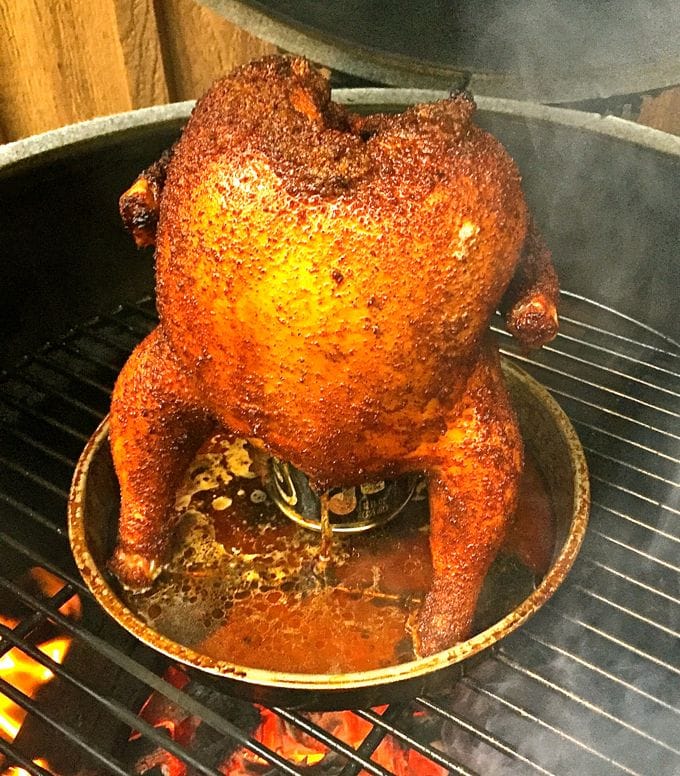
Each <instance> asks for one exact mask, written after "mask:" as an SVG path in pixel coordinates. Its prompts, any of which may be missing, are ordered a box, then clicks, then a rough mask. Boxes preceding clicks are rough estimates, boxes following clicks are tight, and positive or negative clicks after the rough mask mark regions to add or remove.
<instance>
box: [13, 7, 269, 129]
mask: <svg viewBox="0 0 680 776" xmlns="http://www.w3.org/2000/svg"><path fill="white" fill-rule="evenodd" d="M270 51H273V48H272V46H270V45H268V44H266V43H264V42H262V41H260V40H257V39H256V38H253V37H252V36H250V35H248V34H247V33H245V32H243V31H242V30H240V29H237V28H236V27H234V26H233V25H231V24H229V23H228V22H227V21H225V20H224V19H222V18H221V17H219V16H218V15H217V14H215V13H213V12H212V11H209V10H208V9H206V8H203V7H202V6H200V5H199V4H198V3H196V2H194V0H0V140H1V141H7V140H15V139H17V138H20V137H24V136H26V135H32V134H35V133H36V132H43V131H45V130H47V129H52V128H54V127H60V126H63V125H64V124H70V123H72V122H75V121H79V120H82V119H87V118H91V117H93V116H102V115H106V114H109V113H118V112H119V111H126V110H131V109H132V108H141V107H145V106H147V105H156V104H159V103H165V102H174V101H176V100H186V99H190V98H194V97H198V96H199V95H200V94H202V92H203V91H205V89H206V88H207V86H208V85H209V84H210V83H211V82H212V81H213V80H214V79H215V78H216V77H218V76H219V75H222V74H224V73H226V72H228V71H229V70H231V68H232V67H234V66H235V65H237V64H240V63H242V62H245V61H247V60H249V59H252V58H254V57H257V56H261V55H262V54H264V53H267V52H270Z"/></svg>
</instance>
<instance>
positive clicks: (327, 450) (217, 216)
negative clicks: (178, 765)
mask: <svg viewBox="0 0 680 776" xmlns="http://www.w3.org/2000/svg"><path fill="white" fill-rule="evenodd" d="M473 112H474V102H473V101H472V99H471V98H470V97H469V96H468V95H467V94H464V93H460V94H454V95H452V96H451V97H450V98H449V99H446V100H443V101H441V102H438V103H434V104H428V105H418V106H415V107H412V108H409V109H408V110H406V111H405V112H404V113H402V114H399V115H375V116H367V117H366V116H357V115H353V114H351V113H349V112H347V111H345V109H344V108H342V107H341V106H338V105H336V104H334V103H333V102H332V101H331V100H330V90H329V86H328V83H327V81H326V80H325V79H324V77H323V76H322V75H321V74H320V73H318V72H317V71H316V70H314V69H313V68H312V66H311V65H310V64H309V63H308V62H307V61H306V60H304V59H301V58H291V57H268V58H265V59H263V60H260V61H258V62H254V63H251V64H250V65H246V66H244V67H242V68H239V69H237V70H236V71H234V72H233V73H232V74H231V75H230V76H228V77H227V78H225V79H223V80H221V81H218V82H217V83H216V84H215V85H214V86H213V87H212V88H211V89H210V91H209V92H208V93H207V94H206V95H205V97H203V98H202V99H201V100H200V101H199V102H198V104H197V106H196V108H195V109H194V112H193V114H192V117H191V119H190V120H189V122H188V124H187V126H186V128H185V130H184V132H183V134H182V137H181V139H180V140H179V141H178V143H177V144H176V146H175V147H174V149H173V150H172V152H171V154H168V155H166V156H165V157H164V158H162V159H161V160H160V161H159V162H158V163H156V165H154V166H153V167H152V168H150V169H149V170H147V171H146V172H145V173H143V174H142V175H141V176H140V178H138V180H137V181H136V182H135V183H134V184H133V186H132V188H131V189H130V190H129V191H128V192H126V194H125V195H123V197H122V199H121V211H122V214H123V218H124V221H126V223H127V225H128V226H129V228H130V230H131V231H132V233H133V235H134V236H135V238H136V239H137V241H138V243H139V244H149V243H151V242H153V241H154V240H155V244H156V280H157V305H158V312H159V318H160V323H159V326H158V327H157V328H156V329H155V331H153V332H152V333H151V334H150V335H149V336H148V337H147V338H146V339H145V340H144V341H143V342H142V343H141V344H140V345H139V346H138V347H137V349H136V350H135V351H134V353H133V354H132V356H131V358H130V360H129V361H128V362H127V364H126V365H125V367H124V368H123V370H122V372H121V374H120V377H119V379H118V381H117V383H116V386H115V390H114V394H113V400H112V405H111V415H110V439H111V447H112V454H113V460H114V465H115V468H116V472H117V474H118V478H119V481H120V487H121V513H120V524H119V537H118V544H117V547H116V549H115V554H114V557H113V558H112V561H111V566H112V568H113V570H114V571H115V573H116V574H117V575H118V577H119V579H120V580H121V582H122V583H123V584H124V585H126V586H128V587H130V588H135V589H139V588H144V587H148V586H149V585H150V584H151V582H152V581H153V579H154V578H155V576H156V575H157V574H158V573H159V571H160V570H161V568H162V566H163V563H164V560H165V556H166V551H167V548H168V544H169V540H170V538H171V535H172V531H173V528H174V526H173V524H172V521H171V518H170V515H171V510H170V509H169V506H170V505H171V503H172V499H173V493H174V490H175V487H176V485H177V483H178V479H179V477H180V476H181V474H182V471H183V469H184V468H185V467H186V465H187V464H188V463H189V461H190V459H191V458H192V456H193V455H194V453H195V451H196V449H197V448H198V446H199V445H200V444H201V442H202V441H204V440H205V438H206V436H207V435H208V434H209V433H210V431H211V429H212V428H213V427H214V426H216V425H219V426H222V427H224V428H227V429H229V431H231V432H233V433H234V434H236V435H239V436H242V437H245V438H248V439H251V440H252V441H253V443H254V444H256V445H258V446H259V447H260V448H262V449H264V450H266V451H268V452H269V453H271V454H274V455H276V456H277V457H278V458H280V459H283V460H287V461H290V462H291V463H292V464H293V465H294V466H296V467H297V468H299V469H301V470H302V471H304V472H305V473H306V474H307V475H308V476H309V478H310V481H311V483H312V485H313V486H314V487H315V488H316V489H317V490H318V491H319V492H322V491H323V490H325V489H326V488H328V487H329V486H331V485H333V486H350V485H356V484H359V483H362V482H366V481H372V480H376V479H383V478H388V477H391V476H396V475H398V474H401V473H404V472H414V471H420V472H424V473H426V475H427V478H428V485H429V498H430V511H431V539H430V544H431V553H432V559H433V566H434V581H433V585H432V589H431V590H430V592H429V594H428V596H427V598H426V600H425V602H424V604H423V606H422V608H421V611H420V615H419V620H418V624H417V634H416V635H417V639H416V640H417V641H418V648H419V650H420V652H421V654H430V653H433V652H436V651H438V650H441V649H444V648H446V647H449V646H451V645H453V644H454V643H456V642H457V641H459V640H461V639H463V638H465V637H466V635H467V633H468V631H469V628H470V623H471V620H472V615H473V613H474V609H475V604H476V600H477V597H478V594H479V591H480V588H481V585H482V582H483V580H484V576H485V574H486V572H487V570H488V568H489V566H490V564H491V563H492V561H493V560H494V557H495V555H496V553H497V551H498V549H499V547H500V545H501V544H502V541H503V539H504V536H505V532H506V528H507V526H508V522H509V520H510V519H511V516H512V514H513V511H514V508H515V503H516V498H517V488H518V479H519V476H520V473H521V470H522V462H523V449H522V441H521V438H520V433H519V430H518V426H517V421H516V418H515V415H514V412H513V409H512V407H511V404H510V401H509V398H508V395H507V392H506V389H505V386H504V383H503V378H502V374H501V369H500V363H499V356H498V352H497V347H496V345H495V343H494V342H493V340H492V338H491V336H490V335H489V333H488V326H489V321H490V318H491V316H492V314H493V313H494V311H495V310H496V309H497V308H498V307H499V306H502V307H503V309H504V310H505V312H506V318H507V321H508V325H509V328H510V330H511V331H512V332H513V334H515V336H517V337H518V338H520V340H521V341H522V342H524V343H525V344H526V345H527V346H531V347H535V346H538V345H540V344H542V343H543V342H545V341H547V340H549V339H551V338H552V337H553V336H554V335H555V333H556V328H557V316H556V307H555V305H556V299H557V293H558V290H557V280H556V277H555V273H554V270H553V269H552V265H551V263H550V255H549V253H548V251H547V250H546V248H545V246H544V245H543V243H542V240H541V238H540V236H539V235H538V234H537V232H536V230H535V229H534V227H533V226H532V225H531V223H530V219H529V216H528V214H527V208H526V205H525V201H524V198H523V195H522V191H521V186H520V178H519V174H518V172H517V169H516V167H515V165H514V163H513V161H512V160H511V159H510V157H509V156H508V154H507V153H506V151H505V150H504V149H503V148H502V146H501V145H500V144H499V143H498V141H496V140H495V139H494V138H493V137H492V136H490V135H489V134H488V133H486V132H484V131H483V130H481V129H480V128H478V127H477V126H475V125H474V124H473V123H472V115H473ZM156 224H157V225H156ZM506 289H507V290H508V293H507V294H506V295H505V297H504V293H505V292H506Z"/></svg>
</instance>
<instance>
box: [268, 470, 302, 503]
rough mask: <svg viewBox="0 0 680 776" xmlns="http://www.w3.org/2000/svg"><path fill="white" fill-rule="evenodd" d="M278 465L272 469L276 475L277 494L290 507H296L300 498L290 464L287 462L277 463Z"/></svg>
mask: <svg viewBox="0 0 680 776" xmlns="http://www.w3.org/2000/svg"><path fill="white" fill-rule="evenodd" d="M277 463H278V465H277V466H275V467H274V466H272V467H271V468H270V471H271V472H272V473H273V475H274V480H275V486H276V493H277V495H278V496H279V498H281V499H282V500H283V502H284V503H286V504H288V506H289V507H294V506H296V504H297V503H298V498H297V492H296V490H295V485H294V484H293V479H292V477H291V475H290V464H288V463H286V462H285V461H282V462H278V461H277Z"/></svg>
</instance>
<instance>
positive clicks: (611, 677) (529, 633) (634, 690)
mask: <svg viewBox="0 0 680 776" xmlns="http://www.w3.org/2000/svg"><path fill="white" fill-rule="evenodd" d="M520 637H522V638H527V639H530V640H531V641H534V642H536V643H537V644H540V645H541V646H543V647H546V648H547V649H549V650H551V651H552V652H555V653H557V654H558V655H561V656H562V657H566V658H568V660H570V661H573V662H574V663H578V664H579V665H580V666H582V667H584V668H586V669H587V670H588V671H593V672H594V673H597V674H599V675H600V676H602V677H604V678H605V679H607V680H608V681H610V682H614V683H615V684H618V685H620V686H621V687H624V688H625V689H626V691H628V692H630V693H631V694H633V695H639V696H640V697H641V698H644V699H645V700H647V701H649V702H650V703H651V704H655V705H658V706H661V707H663V708H665V709H667V710H668V711H670V712H671V713H673V714H677V715H680V709H678V708H677V707H675V706H673V705H672V704H670V703H667V702H666V701H664V700H662V699H661V698H658V697H657V696H655V695H652V694H651V693H648V692H645V691H644V690H642V689H641V688H639V687H636V686H635V685H634V684H632V683H631V682H627V681H625V680H624V679H622V678H621V677H619V676H616V675H615V674H613V673H611V672H610V671H605V670H604V669H603V668H600V667H599V666H596V665H594V664H593V663H592V662H589V661H588V660H585V659H584V658H582V657H580V656H579V655H577V654H575V653H574V652H572V651H570V650H568V649H565V648H564V647H560V646H559V645H558V644H554V643H553V642H552V641H550V640H549V639H547V638H545V637H544V636H540V635H538V634H537V633H536V632H535V630H533V629H531V628H525V629H523V630H522V631H521V632H520ZM518 638H519V637H518ZM678 673H680V672H678ZM636 731H637V732H642V731H640V730H639V729H637V728H636ZM678 754H680V752H678Z"/></svg>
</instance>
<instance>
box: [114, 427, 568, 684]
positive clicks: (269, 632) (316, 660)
mask: <svg viewBox="0 0 680 776" xmlns="http://www.w3.org/2000/svg"><path fill="white" fill-rule="evenodd" d="M235 449H238V450H239V455H238V456H235V455H234V454H233V452H234V450H235ZM250 452H252V451H250ZM248 455H249V448H248V446H247V445H246V444H245V443H243V442H237V443H233V441H230V440H227V439H225V437H224V436H222V435H220V434H217V435H215V436H214V437H213V438H212V439H211V440H210V441H209V442H208V443H206V445H204V446H203V448H202V449H201V450H200V451H199V453H198V455H197V456H196V458H195V459H194V461H193V462H192V464H191V465H190V466H189V467H188V469H187V473H186V476H185V479H184V482H183V484H182V486H181V487H180V489H179V492H178V494H177V499H176V505H177V507H176V508H178V509H179V510H180V512H181V517H180V523H179V527H178V530H177V532H176V537H175V544H174V548H173V553H172V558H171V560H170V563H169V564H168V566H167V568H166V569H165V571H164V572H163V573H162V574H161V576H160V577H159V578H158V580H157V581H156V583H155V585H154V587H153V588H152V589H151V590H150V591H148V592H146V593H141V594H132V593H127V594H126V599H127V603H128V605H129V606H130V607H131V608H132V609H133V611H135V612H136V613H137V614H138V616H140V617H141V618H142V619H143V620H144V621H145V622H146V623H147V624H149V625H150V626H151V627H153V628H154V629H156V630H157V631H159V632H160V633H162V634H163V635H165V636H167V637H169V638H171V639H173V640H174V641H177V642H179V643H181V644H184V645H185V646H190V647H192V648H193V649H195V650H196V651H198V652H200V653H202V654H205V655H208V656H209V657H211V658H214V659H222V660H227V661H231V662H233V663H235V664H237V665H243V666H249V667H253V668H260V669H266V670H272V671H285V672H294V673H344V672H350V671H366V670H370V669H376V668H384V667H388V666H392V665H397V664H399V663H402V662H405V661H408V660H413V659H414V658H415V657H416V655H415V652H414V646H413V641H412V638H411V624H412V622H413V619H414V617H415V615H416V612H417V610H418V606H419V604H420V603H421V602H422V599H423V597H424V596H425V595H426V593H427V591H428V589H429V587H430V585H431V582H432V562H431V557H430V551H429V527H428V508H427V497H426V492H425V491H423V490H422V489H420V491H419V492H417V494H416V496H415V498H414V499H413V500H412V501H411V503H410V504H409V505H408V506H407V507H406V508H405V510H404V512H403V514H402V515H401V516H399V517H398V518H397V519H396V520H394V521H393V522H392V523H389V524H388V525H386V526H383V527H381V528H379V529H375V530H373V531H371V532H369V533H366V534H355V535H343V536H339V535H337V534H336V535H332V537H331V539H330V543H331V546H330V550H329V552H328V555H329V557H328V558H327V559H326V561H325V562H324V563H321V564H320V563H319V556H320V554H321V552H322V546H321V545H322V541H323V539H322V537H321V536H320V535H319V534H318V533H315V532H312V531H307V530H305V529H303V528H300V527H299V526H297V525H296V524H294V523H293V522H292V521H290V520H289V519H288V518H286V517H285V516H283V515H282V514H281V513H280V512H279V511H278V509H277V507H276V505H275V504H274V503H273V502H271V501H270V499H269V498H268V497H267V495H266V493H265V491H264V490H263V487H262V484H261V482H260V479H259V478H256V477H253V469H254V468H257V467H254V466H252V465H251V462H250V461H249V460H248ZM206 466H207V467H208V470H206ZM206 484H208V485H209V486H207V485H206ZM554 540H555V536H554V521H553V517H552V510H551V507H550V502H549V499H548V496H547V493H546V490H545V487H544V484H543V482H542V479H541V476H540V474H539V473H538V469H537V467H536V465H535V464H534V463H533V462H532V461H531V460H530V459H529V460H528V462H527V465H526V467H525V473H524V476H523V480H522V487H521V490H520V499H519V506H518V510H517V515H516V518H515V522H514V524H513V528H512V530H511V531H510V534H509V535H508V538H507V540H506V543H505V547H504V550H503V551H502V552H501V554H500V555H499V557H498V559H497V560H496V562H495V563H494V565H493V566H492V568H491V570H490V572H489V574H488V576H487V579H486V583H485V585H484V588H483V590H482V594H481V596H480V600H479V604H478V607H477V612H476V615H475V621H474V625H473V632H479V631H481V630H483V629H484V628H486V627H488V626H489V625H491V624H492V623H494V622H496V621H497V620H498V619H500V618H501V617H503V616H504V615H505V614H506V613H507V612H509V611H511V610H512V609H513V608H515V607H516V606H517V605H518V604H519V603H520V602H521V601H522V600H523V599H524V598H525V597H526V596H527V595H529V594H530V593H531V591H532V590H533V589H534V587H535V585H536V584H537V583H538V582H539V581H540V578H541V577H542V575H543V574H544V573H545V572H546V571H547V569H548V566H549V563H550V559H551V556H552V549H553V545H554Z"/></svg>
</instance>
